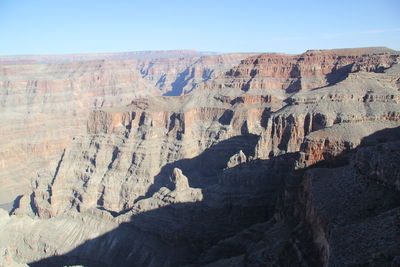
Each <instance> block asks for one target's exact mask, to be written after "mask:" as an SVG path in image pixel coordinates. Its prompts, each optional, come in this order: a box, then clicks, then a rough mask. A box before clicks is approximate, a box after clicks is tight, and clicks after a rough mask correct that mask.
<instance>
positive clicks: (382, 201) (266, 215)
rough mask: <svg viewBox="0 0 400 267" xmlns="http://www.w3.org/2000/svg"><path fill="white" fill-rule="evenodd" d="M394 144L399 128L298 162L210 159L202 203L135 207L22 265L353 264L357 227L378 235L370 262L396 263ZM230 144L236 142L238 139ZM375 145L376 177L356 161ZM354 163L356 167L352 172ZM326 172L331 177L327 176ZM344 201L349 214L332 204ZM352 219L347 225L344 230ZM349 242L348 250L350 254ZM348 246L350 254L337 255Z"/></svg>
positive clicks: (398, 212) (399, 214) (399, 149)
mask: <svg viewBox="0 0 400 267" xmlns="http://www.w3.org/2000/svg"><path fill="white" fill-rule="evenodd" d="M237 138H239V139H240V138H242V137H235V138H234V139H237ZM243 138H245V139H248V138H251V137H246V136H245V137H243ZM225 142H228V143H229V142H230V140H226V141H225ZM399 142H400V128H399V127H398V128H394V129H386V130H381V131H379V132H376V133H374V134H372V135H370V136H368V137H365V138H363V140H362V142H361V145H360V146H359V147H357V148H356V149H352V150H346V151H344V152H342V153H341V154H340V155H338V156H336V157H332V158H330V159H329V160H325V161H322V162H319V163H318V164H317V165H316V166H310V167H307V168H305V169H302V168H298V167H299V166H301V162H302V160H304V155H303V154H302V153H301V152H296V153H288V154H285V155H282V156H278V157H275V158H272V159H270V160H255V161H251V162H248V163H243V164H240V165H238V166H236V167H234V168H231V169H227V170H225V171H222V170H221V168H218V164H216V165H215V166H214V167H213V168H211V169H209V170H208V171H209V173H212V174H215V175H213V179H214V180H213V181H214V182H213V183H206V184H203V185H202V186H201V187H202V189H203V200H202V201H199V202H195V203H178V204H171V205H169V206H165V207H162V208H159V209H155V210H152V211H147V212H143V213H139V214H136V215H134V216H132V217H131V218H130V222H127V223H123V224H121V225H120V226H119V227H118V228H116V229H115V230H113V231H111V232H109V233H107V234H105V235H102V236H100V237H97V238H95V239H92V240H88V241H86V242H85V243H83V244H81V245H80V246H78V247H77V248H75V249H74V250H72V251H70V252H69V253H67V254H64V255H60V256H54V257H49V258H47V259H43V260H41V261H38V262H33V263H30V266H62V265H77V264H80V265H84V266H182V265H190V266H199V265H205V264H209V263H210V264H211V263H213V264H211V265H210V266H227V265H229V266H265V265H267V263H274V264H276V265H277V266H301V265H305V264H306V265H305V266H325V265H327V264H335V263H336V264H338V265H336V266H344V265H348V264H349V263H351V262H360V258H359V257H360V253H361V254H362V253H365V254H366V255H368V253H369V249H366V251H365V252H364V251H362V248H363V247H364V246H365V245H368V242H372V241H370V236H368V235H362V234H361V235H360V234H359V232H360V231H361V232H362V231H364V230H368V231H369V232H370V234H371V235H372V236H373V237H374V238H379V239H380V240H381V241H380V243H379V244H378V243H376V242H375V244H374V251H375V252H376V254H374V255H372V256H371V255H368V256H366V257H368V258H366V259H365V260H368V262H371V263H372V266H396V265H391V264H396V262H397V260H396V258H395V257H394V256H395V255H398V254H397V253H399V252H400V250H399V244H400V243H399V242H398V241H399V240H400V238H399V233H398V229H397V228H398V224H397V226H396V224H390V222H391V221H393V220H394V221H393V222H396V221H397V222H399V218H400V208H399V205H400V196H399V194H398V188H397V189H396V187H393V186H392V185H394V184H396V179H397V181H398V179H399V177H398V173H399V171H400V164H399V163H400V162H399V157H397V156H398V155H399V153H400V146H399V145H400V143H399ZM235 143H236V144H238V143H237V141H235ZM248 145H249V146H248V147H246V148H247V149H251V147H252V144H251V143H250V144H248ZM216 146H218V145H216ZM386 147H390V148H389V150H387V149H386ZM238 148H240V149H244V147H243V143H242V145H240V144H239V145H238ZM213 149H215V148H213V147H210V150H213ZM234 150H235V149H233V148H232V151H234ZM376 150H378V151H381V157H382V158H385V157H387V158H390V160H387V161H385V162H378V163H376V165H375V166H374V167H373V168H376V170H380V169H381V168H386V167H387V166H390V167H391V169H390V170H388V169H386V173H385V176H384V178H385V179H386V180H382V177H381V176H378V177H377V176H373V175H374V174H373V173H374V171H372V170H371V171H369V168H368V167H367V166H365V164H369V162H371V164H373V163H372V162H373V159H371V158H365V154H368V151H371V152H370V153H374V151H376ZM205 156H210V154H208V152H207V151H205V152H204V154H202V155H200V156H199V157H197V158H195V159H193V161H194V162H192V161H191V160H185V161H180V162H179V163H177V164H176V165H174V164H173V165H171V166H166V167H165V169H164V171H166V170H167V169H168V170H170V169H171V168H173V167H176V166H179V167H180V168H182V170H187V171H188V172H190V169H191V166H198V164H199V162H201V161H202V160H201V159H202V157H205ZM185 167H186V168H187V169H185ZM360 167H363V168H362V170H363V172H362V173H360V172H358V170H359V168H360ZM183 173H184V174H185V171H184V172H183ZM330 173H334V174H335V176H334V177H332V178H329V179H328V177H330V176H329V175H330ZM371 175H372V176H371ZM188 179H189V183H190V184H191V185H192V184H196V183H195V182H194V181H192V182H191V178H190V176H189V175H188ZM329 180H331V182H329ZM335 183H336V184H335ZM342 186H345V188H346V189H340V190H341V191H340V192H338V193H340V194H341V195H338V196H337V197H339V198H331V197H330V195H331V194H338V193H334V192H336V190H337V189H339V188H341V187H342ZM154 190H155V191H157V190H156V189H154ZM215 192H218V195H217V194H215ZM370 196H374V199H369V197H370ZM349 198H352V199H353V200H352V202H351V203H348V202H346V201H348V200H347V199H349ZM222 199H225V200H226V199H229V201H228V202H226V201H221V200H222ZM343 205H344V206H343ZM346 205H347V206H346ZM321 206H322V207H323V209H320V207H321ZM344 207H346V209H348V210H349V212H347V211H343V212H341V213H335V212H333V211H334V210H335V209H336V208H344ZM332 212H333V213H332ZM371 221H378V222H379V221H381V223H380V224H379V223H378V224H371ZM355 225H358V229H357V230H355V229H353V227H354V226H355ZM381 227H384V228H385V231H384V232H381V231H380V229H381ZM396 229H397V230H396ZM349 231H350V232H352V235H349V234H350V232H349ZM393 231H394V232H393ZM392 232H393V235H392V234H390V233H392ZM343 238H345V239H346V238H347V239H349V241H350V242H351V245H349V249H350V251H343V249H344V248H342V247H338V246H337V245H338V244H339V245H340V244H341V242H348V241H345V239H343ZM340 239H341V240H340ZM278 240H279V241H278ZM324 240H325V241H324ZM354 246H355V247H354ZM354 249H356V251H357V252H356V253H354V252H351V251H352V250H354ZM348 253H353V254H354V255H352V254H350V257H349V256H347V258H346V254H348ZM332 255H333V256H335V257H333V256H332ZM361 262H362V261H361ZM268 266H269V265H268Z"/></svg>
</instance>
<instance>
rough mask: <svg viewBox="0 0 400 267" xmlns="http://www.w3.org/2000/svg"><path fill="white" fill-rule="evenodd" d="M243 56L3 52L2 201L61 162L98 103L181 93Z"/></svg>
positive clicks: (105, 104)
mask: <svg viewBox="0 0 400 267" xmlns="http://www.w3.org/2000/svg"><path fill="white" fill-rule="evenodd" d="M245 56H247V55H245V54H232V55H221V56H217V55H216V56H213V55H212V56H209V57H207V56H202V55H201V53H197V52H194V51H169V52H168V51H165V52H164V51H161V52H156V51H155V52H149V53H145V52H142V53H126V54H124V53H123V54H99V55H87V57H85V56H84V55H72V56H15V57H12V56H9V57H0V110H1V115H0V116H1V122H2V123H1V126H0V127H1V131H0V137H1V140H2V141H0V142H1V146H0V147H1V151H0V185H1V186H0V188H1V189H0V204H3V203H8V202H11V201H13V199H14V198H15V197H16V196H18V195H20V194H23V193H24V192H26V191H27V190H28V189H29V181H30V179H31V177H32V174H33V173H34V172H35V171H37V170H39V169H40V168H44V167H48V166H51V167H49V168H53V167H55V166H56V164H57V161H58V159H59V157H60V156H61V155H62V153H63V151H64V150H65V149H66V148H68V147H69V145H70V144H71V141H72V138H73V136H75V135H80V134H83V133H85V130H86V121H87V118H88V116H89V114H90V112H91V110H92V109H93V108H100V107H104V108H105V107H113V106H121V105H126V104H129V103H130V102H131V101H132V99H134V98H137V97H144V96H156V95H162V94H174V93H177V94H181V93H184V92H186V91H189V90H191V88H192V87H193V86H194V85H195V84H196V83H198V82H201V81H203V80H207V79H210V78H211V77H212V76H213V75H216V74H217V73H219V72H220V71H223V70H224V69H225V68H229V67H230V66H231V65H233V64H236V63H238V62H239V61H240V60H241V59H242V58H244V57H245ZM94 59H96V60H94ZM29 60H31V61H32V62H30V63H26V61H29ZM204 62H205V63H204ZM189 69H190V74H188V70H189ZM161 81H162V82H161ZM187 88H189V89H187Z"/></svg>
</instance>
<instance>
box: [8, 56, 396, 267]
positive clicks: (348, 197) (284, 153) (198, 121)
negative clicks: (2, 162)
mask: <svg viewBox="0 0 400 267" xmlns="http://www.w3.org/2000/svg"><path fill="white" fill-rule="evenodd" d="M398 57H399V54H398V53H397V52H395V51H392V50H388V49H383V48H377V49H355V50H333V51H308V52H306V53H305V54H303V55H300V56H287V55H276V54H273V55H271V54H263V55H259V56H254V57H249V58H248V59H246V60H243V61H242V62H241V63H240V64H239V65H238V66H235V67H232V69H231V70H228V71H226V72H224V73H220V74H219V75H216V76H215V77H212V78H210V79H209V80H206V81H204V83H200V84H198V85H196V86H195V87H194V89H193V90H192V92H191V93H190V94H187V95H183V96H179V97H167V96H164V97H152V98H139V99H135V100H132V101H131V102H130V104H129V105H126V106H120V107H103V108H97V109H95V110H93V111H92V112H91V114H90V116H89V119H88V122H87V124H86V134H84V135H79V136H76V137H75V138H74V140H73V141H72V145H71V146H70V147H69V148H68V149H66V150H65V152H64V153H63V154H62V156H60V157H59V160H58V162H57V164H56V167H55V168H54V169H50V170H42V171H40V172H38V173H37V175H36V177H35V178H34V179H33V180H32V192H31V193H30V194H26V195H24V196H23V197H22V198H21V199H20V200H19V207H18V208H17V209H16V210H15V211H13V215H11V216H9V215H7V214H3V215H2V217H1V218H0V223H1V224H2V225H3V227H2V229H3V230H1V231H0V248H2V249H3V250H4V251H5V250H7V253H8V254H7V258H5V260H8V261H10V260H13V261H14V262H16V263H30V264H31V266H41V265H44V264H48V265H50V266H57V265H76V264H83V265H90V266H104V265H114V266H132V265H135V266H183V265H188V266H199V265H200V266H202V265H205V266H227V265H230V266H277V265H278V266H348V265H365V264H370V265H380V266H390V264H396V259H397V258H396V257H397V256H398V252H399V247H398V245H397V244H399V242H398V241H399V237H400V235H399V234H398V231H397V230H396V229H397V228H396V227H397V223H396V222H397V221H398V209H399V205H400V200H399V198H398V173H399V168H398V166H399V164H398V160H397V157H396V155H397V154H398V151H397V150H398V149H397V148H398V144H397V143H398V140H399V133H398V127H399V126H400V121H399V119H400V105H399V103H398V102H399V98H400V93H399V87H398V84H399V80H400V68H399V65H398ZM296 84H297V85H296ZM291 86H292V87H291ZM380 155H382V156H380ZM49 225H51V227H52V228H51V229H52V231H51V232H48V231H46V229H47V228H48V227H50V226H49ZM381 226H382V227H383V228H384V231H381ZM60 229H62V231H61V230H60ZM32 232H34V233H37V235H33V236H32V238H27V235H29V233H32ZM55 233H57V234H58V238H57V241H56V242H55V241H54V240H53V238H52V235H54V234H55ZM10 240H11V241H10ZM374 240H379V241H374ZM61 243H63V244H64V245H60V244H61ZM21 244H23V245H21ZM127 244H129V245H127ZM15 248H17V249H15ZM345 248H347V249H345Z"/></svg>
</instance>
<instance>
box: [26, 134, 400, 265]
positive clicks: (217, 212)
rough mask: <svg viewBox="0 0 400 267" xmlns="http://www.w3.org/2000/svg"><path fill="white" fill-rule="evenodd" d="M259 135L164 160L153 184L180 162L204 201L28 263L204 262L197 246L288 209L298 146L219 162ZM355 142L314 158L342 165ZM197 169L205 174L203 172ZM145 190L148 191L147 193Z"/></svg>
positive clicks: (164, 210) (152, 214)
mask: <svg viewBox="0 0 400 267" xmlns="http://www.w3.org/2000/svg"><path fill="white" fill-rule="evenodd" d="M257 140H258V136H253V135H243V136H237V137H233V138H231V139H228V140H225V141H222V142H220V143H218V144H216V145H214V146H211V147H210V148H209V149H207V150H205V151H204V152H203V153H202V154H201V155H199V156H198V157H195V158H193V159H183V160H179V161H177V162H174V163H171V164H167V165H166V166H164V167H163V168H162V170H161V171H160V174H159V175H158V176H157V177H156V182H155V185H154V186H153V187H152V188H151V189H150V191H151V192H156V191H157V190H158V189H159V188H160V187H161V186H165V185H166V184H167V185H168V182H169V181H167V180H166V177H168V175H170V173H171V172H172V170H173V168H175V167H178V168H181V169H182V171H183V174H185V175H186V176H187V177H188V179H189V184H190V186H191V187H198V188H202V191H203V200H202V201H200V202H194V203H176V204H170V205H168V206H165V207H161V208H158V209H156V210H151V211H146V212H143V213H139V214H136V215H133V216H132V217H131V221H130V222H127V223H123V224H121V225H119V226H118V227H117V228H116V229H114V230H112V231H110V232H108V233H106V234H104V235H102V236H99V237H97V238H94V239H92V240H87V241H86V242H85V243H83V244H81V245H79V246H78V247H76V248H75V249H73V250H72V251H70V252H68V253H66V254H64V255H59V256H52V257H49V258H46V259H42V260H40V261H37V262H32V263H29V266H33V267H36V266H65V265H67V266H68V265H83V266H90V267H92V266H93V267H94V266H181V265H187V264H189V265H190V264H194V263H199V262H201V256H202V253H204V251H205V250H206V249H208V248H210V247H212V246H213V245H215V244H216V243H217V242H218V241H219V240H222V239H225V238H228V237H230V236H233V235H235V234H237V233H238V232H240V231H241V230H243V229H245V228H247V227H249V226H251V225H254V224H257V223H261V222H266V221H267V220H269V219H270V218H271V217H272V215H273V214H274V213H275V212H277V210H276V208H277V205H278V206H279V209H284V208H286V209H287V211H286V213H290V211H288V210H291V209H293V207H291V206H290V205H291V204H290V202H289V204H288V203H286V204H282V201H283V198H284V190H286V191H287V190H288V187H291V189H290V190H292V191H296V190H297V189H296V188H297V186H298V185H299V183H300V182H301V180H302V173H303V172H304V171H305V170H306V169H300V170H296V164H297V163H298V161H299V159H300V153H299V152H295V153H287V154H284V155H282V156H278V157H274V158H272V159H269V160H254V161H251V162H247V163H243V164H240V165H238V166H236V167H233V168H231V169H226V170H224V167H225V166H226V165H224V164H226V162H227V160H228V159H229V158H230V156H232V155H233V154H235V153H237V152H238V151H239V150H243V151H244V152H245V154H246V155H249V154H251V153H252V152H253V151H254V148H255V146H256V143H257ZM393 140H400V127H398V128H395V129H385V130H382V131H378V132H376V133H374V134H372V135H370V136H368V137H365V138H363V140H362V143H361V146H370V145H375V144H377V143H381V142H388V141H393ZM357 149H358V148H355V149H352V150H347V151H344V152H343V153H342V154H341V155H339V156H338V157H334V158H330V159H329V161H325V162H320V163H318V164H317V166H318V167H328V168H329V167H336V166H341V165H346V164H348V163H349V158H350V157H351V156H352V154H354V152H355V151H356V150H357ZM313 167H314V166H310V167H308V168H313ZM308 168H307V169H308ZM202 177H206V178H207V179H205V180H201V178H202ZM150 191H149V196H151V195H152V193H151V192H150ZM293 201H295V200H293ZM292 204H293V203H292ZM288 205H289V206H288ZM284 206H286V207H284ZM279 212H282V210H281V211H279ZM295 220H296V219H295ZM305 240H308V241H304V242H310V243H308V244H304V243H303V244H301V245H302V246H309V247H313V244H311V243H312V240H311V239H305ZM226 253H228V254H227V255H220V257H221V258H226V257H231V256H232V255H229V254H230V253H232V254H234V253H237V252H226ZM318 253H319V252H318V251H314V250H313V249H310V255H309V259H308V261H309V263H310V264H311V265H310V266H318V264H320V262H318ZM199 259H200V261H199ZM203 263H204V262H203ZM313 264H314V265H313ZM192 266H199V265H196V264H195V265H192Z"/></svg>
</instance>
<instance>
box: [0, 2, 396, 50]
mask: <svg viewBox="0 0 400 267" xmlns="http://www.w3.org/2000/svg"><path fill="white" fill-rule="evenodd" d="M363 46H388V47H390V48H393V49H397V50H400V1H399V0H372V1H371V0H364V1H362V0H360V1H356V0H354V1H352V0H347V1H342V0H335V1H332V0H331V1H323V0H319V1H318V0H316V1H300V0H299V1H284V0H281V1H268V0H237V1H236V0H220V1H218V0H142V1H135V0H132V1H122V0H108V1H102V0H69V1H67V0H31V1H27V0H0V55H10V54H60V53H62V54H64V53H86V52H93V53H97V52H119V51H121V52H122V51H143V50H170V49H196V50H200V51H216V52H239V51H243V52H245V51H246V52H264V51H265V52H286V53H300V52H303V51H305V50H307V49H327V48H340V47H363Z"/></svg>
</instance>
